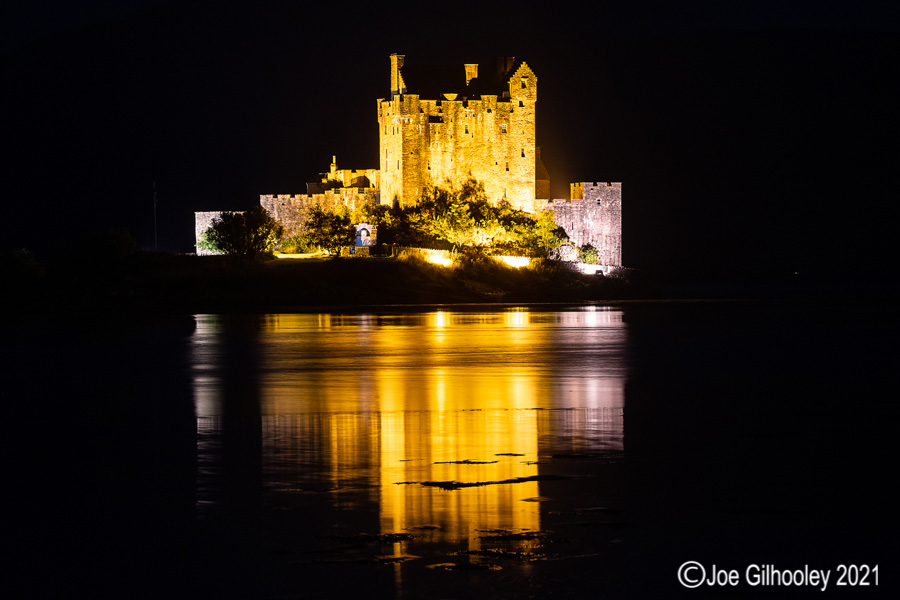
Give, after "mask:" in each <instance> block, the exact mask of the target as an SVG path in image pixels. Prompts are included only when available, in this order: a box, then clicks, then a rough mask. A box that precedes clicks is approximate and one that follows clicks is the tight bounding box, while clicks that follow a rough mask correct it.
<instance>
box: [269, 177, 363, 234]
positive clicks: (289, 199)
mask: <svg viewBox="0 0 900 600" xmlns="http://www.w3.org/2000/svg"><path fill="white" fill-rule="evenodd" d="M259 203H260V204H261V205H262V207H263V208H265V209H266V210H267V211H269V214H270V215H272V217H273V218H274V219H275V220H277V221H279V222H280V223H281V224H282V225H283V226H284V234H285V236H291V235H294V234H296V233H298V232H300V231H303V225H304V223H306V219H307V217H308V216H309V209H310V208H312V207H313V206H315V205H317V204H318V205H319V206H320V207H322V208H323V209H325V210H335V209H337V208H339V207H341V206H346V207H347V208H349V209H350V210H351V211H352V210H356V209H359V208H362V206H363V205H365V204H378V191H377V190H376V189H375V188H335V189H333V190H327V191H326V192H325V193H324V194H312V195H309V194H262V195H261V196H260V197H259Z"/></svg>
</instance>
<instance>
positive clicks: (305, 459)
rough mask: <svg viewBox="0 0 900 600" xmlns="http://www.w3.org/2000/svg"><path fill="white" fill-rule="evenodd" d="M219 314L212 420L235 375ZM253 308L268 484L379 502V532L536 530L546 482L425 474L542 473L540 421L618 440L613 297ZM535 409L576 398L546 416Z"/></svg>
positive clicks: (202, 368) (207, 332)
mask: <svg viewBox="0 0 900 600" xmlns="http://www.w3.org/2000/svg"><path fill="white" fill-rule="evenodd" d="M248 318H249V317H248ZM223 320H227V318H224V317H216V316H213V315H198V316H197V332H196V334H195V336H194V339H193V349H194V371H195V377H194V384H195V401H196V410H197V415H198V417H199V418H200V419H207V420H206V421H204V422H205V423H209V422H211V421H209V420H208V418H209V417H217V416H220V415H222V412H223V411H222V402H223V400H222V397H223V394H222V391H223V389H225V387H226V386H228V385H230V383H231V382H232V381H233V378H234V377H236V376H237V374H236V373H233V372H227V371H225V370H224V369H223V367H222V354H223V352H227V351H228V347H229V345H228V344H229V343H233V342H229V341H228V340H229V337H228V336H229V333H228V328H226V327H223ZM254 323H255V327H256V329H255V330H254V331H253V332H252V335H251V337H252V338H253V340H254V343H255V344H256V350H257V351H258V352H259V356H258V357H257V358H256V362H257V365H258V369H259V373H258V374H256V377H258V379H259V381H258V387H259V403H260V406H259V412H260V414H261V415H262V429H263V431H262V438H261V440H262V441H261V443H262V449H261V450H262V455H263V467H262V468H263V469H264V470H265V473H264V474H263V480H264V481H265V482H266V485H268V486H269V487H270V489H273V490H284V491H287V492H290V491H291V490H308V489H325V490H333V492H332V501H333V502H335V503H338V504H339V505H340V506H341V507H344V508H349V507H352V506H356V505H357V504H358V503H359V502H370V503H373V504H377V513H378V527H379V529H380V531H381V532H382V533H395V532H403V531H417V532H424V533H423V535H425V538H426V540H428V541H441V542H455V543H459V544H463V545H464V546H465V548H466V549H468V550H478V549H479V548H480V538H479V531H480V530H490V529H509V530H525V529H527V530H539V529H540V518H541V516H540V505H539V503H537V502H523V500H525V499H527V498H534V497H537V496H540V493H539V485H538V482H536V481H527V482H522V483H515V484H502V485H496V484H495V485H484V486H479V487H468V488H463V489H456V490H452V491H447V490H442V489H439V488H436V487H428V486H423V485H421V483H422V482H449V481H456V482H466V483H474V482H492V481H493V482H496V481H504V480H512V479H516V478H528V477H533V476H535V475H538V474H539V472H538V466H537V464H535V463H536V461H537V460H538V458H539V455H540V452H541V448H540V444H541V440H542V439H543V438H542V430H543V429H546V427H547V426H548V425H547V424H548V423H550V425H551V426H552V427H556V428H562V429H563V430H565V431H570V432H572V436H571V439H572V444H573V446H584V445H588V446H589V445H590V444H595V445H596V444H604V445H605V446H606V447H611V448H613V449H618V450H621V448H622V445H621V444H622V436H621V431H622V421H621V414H622V406H623V401H624V400H623V399H624V391H623V387H624V386H623V384H624V380H625V375H626V368H625V364H624V361H623V359H622V348H623V346H624V343H625V335H626V334H625V329H624V325H623V323H622V320H621V313H619V312H617V311H614V310H608V309H604V308H599V309H598V308H597V307H588V308H587V309H584V310H577V311H567V312H553V313H540V312H531V311H528V310H527V309H516V310H508V311H497V312H487V313H460V312H450V311H436V312H431V313H424V314H401V315H330V314H311V315H310V314H284V315H267V316H264V317H258V318H257V320H256V321H254ZM245 329H246V328H245ZM251 329H252V328H251ZM242 334H243V335H250V334H247V333H246V331H245V330H244V329H242ZM540 409H577V410H575V411H574V412H573V411H572V410H563V411H561V412H558V411H551V412H552V414H553V416H552V418H551V417H548V416H547V414H548V413H545V412H544V413H542V412H541V410H540ZM557 412H558V414H557ZM216 422H218V421H216ZM542 423H543V425H542ZM616 431H618V433H616ZM610 432H612V434H611V435H610ZM598 440H599V441H598ZM512 455H516V456H512ZM460 461H470V462H469V463H468V464H461V463H460ZM410 482H412V483H410ZM317 486H318V487H317Z"/></svg>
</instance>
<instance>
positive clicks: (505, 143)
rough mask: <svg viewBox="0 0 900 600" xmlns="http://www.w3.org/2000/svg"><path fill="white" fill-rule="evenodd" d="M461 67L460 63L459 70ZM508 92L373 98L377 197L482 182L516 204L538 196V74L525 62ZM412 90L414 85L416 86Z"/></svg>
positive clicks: (411, 198)
mask: <svg viewBox="0 0 900 600" xmlns="http://www.w3.org/2000/svg"><path fill="white" fill-rule="evenodd" d="M462 69H463V67H462V66H460V71H461V74H462ZM508 85H509V97H508V99H503V100H498V97H497V96H496V95H483V96H481V97H480V99H478V100H475V99H469V100H456V99H455V98H456V96H455V95H454V94H449V96H452V98H443V99H424V98H420V97H419V96H418V95H416V94H415V93H402V94H396V95H395V96H393V98H391V99H389V100H384V99H382V100H379V101H378V127H379V134H380V144H379V151H380V167H381V168H380V174H381V192H382V195H381V200H382V202H384V203H387V204H391V203H393V202H394V200H395V199H396V200H397V201H398V202H399V203H400V204H401V205H407V204H410V203H413V202H415V201H416V200H417V199H418V198H419V196H420V194H421V192H422V190H423V189H424V188H425V187H426V186H428V185H437V186H444V185H446V182H447V180H449V181H450V182H451V184H452V185H456V186H458V185H460V184H461V183H463V182H464V181H465V180H466V179H468V178H469V177H470V176H471V177H474V178H475V179H477V180H478V181H481V182H483V183H484V188H485V192H487V195H488V198H490V200H491V201H493V202H499V201H501V200H504V199H505V200H507V201H508V202H509V203H510V204H512V205H513V206H514V207H516V208H525V207H526V206H530V204H531V202H532V201H533V200H534V198H535V165H536V160H537V157H536V147H535V119H534V116H535V103H536V102H537V77H536V76H535V74H534V72H533V71H532V70H531V69H530V68H529V67H528V65H527V64H525V63H522V65H521V66H520V67H519V68H518V70H517V71H516V72H515V73H514V74H513V75H512V76H511V77H510V80H509V82H508ZM413 91H414V90H413Z"/></svg>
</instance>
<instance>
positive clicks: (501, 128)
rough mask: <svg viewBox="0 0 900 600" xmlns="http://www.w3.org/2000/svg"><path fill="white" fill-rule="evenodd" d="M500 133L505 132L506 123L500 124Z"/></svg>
mask: <svg viewBox="0 0 900 600" xmlns="http://www.w3.org/2000/svg"><path fill="white" fill-rule="evenodd" d="M500 133H506V123H503V124H502V125H500Z"/></svg>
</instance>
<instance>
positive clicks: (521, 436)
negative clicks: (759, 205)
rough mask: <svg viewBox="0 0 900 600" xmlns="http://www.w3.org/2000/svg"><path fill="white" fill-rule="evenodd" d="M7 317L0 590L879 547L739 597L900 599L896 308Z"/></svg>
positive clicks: (277, 593) (314, 583)
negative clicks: (820, 581)
mask: <svg viewBox="0 0 900 600" xmlns="http://www.w3.org/2000/svg"><path fill="white" fill-rule="evenodd" d="M32 330H33V331H32ZM16 331H17V332H18V333H16V334H15V335H11V336H8V337H6V338H5V339H4V340H3V344H2V346H0V349H2V356H0V358H2V360H3V364H4V365H5V368H4V371H3V379H2V392H3V396H4V400H5V401H6V402H5V409H6V411H7V412H6V419H5V420H4V422H5V423H6V425H7V427H6V435H5V436H4V442H5V444H6V446H7V448H6V450H7V452H6V455H7V456H10V457H13V460H12V461H11V462H10V466H9V468H8V469H7V470H6V474H7V489H9V490H11V493H10V494H9V497H10V498H11V499H12V500H13V503H14V506H15V508H14V509H11V510H8V511H7V514H8V515H10V516H11V517H12V518H11V519H10V524H9V525H8V526H7V527H6V531H7V532H8V534H9V535H8V536H7V539H8V540H9V541H8V545H9V547H11V548H13V549H15V552H14V556H15V558H14V559H13V560H12V561H11V562H10V564H9V567H10V568H9V573H10V577H9V578H8V581H7V583H6V584H5V591H6V592H7V595H9V597H17V598H18V597H48V598H51V597H52V598H58V597H68V596H70V595H71V593H72V590H78V592H79V594H80V595H84V596H90V597H94V598H101V597H103V598H105V597H110V598H120V597H141V598H161V597H166V598H343V597H369V598H391V599H393V598H570V597H573V598H584V597H589V598H605V597H610V598H630V597H666V598H670V597H685V598H694V597H698V596H699V597H705V598H709V597H720V596H721V595H722V594H723V590H722V589H710V588H700V589H696V590H687V589H685V588H683V587H681V586H680V585H679V584H678V582H677V579H676V573H677V569H678V567H679V565H680V564H682V563H683V562H685V561H688V560H696V561H701V562H703V564H705V565H707V566H709V565H713V564H716V565H718V566H719V567H722V568H726V569H739V570H743V569H745V568H746V567H747V566H748V565H750V564H772V565H775V566H776V567H778V568H802V567H803V566H804V565H807V564H808V565H809V566H810V567H812V568H818V569H824V568H829V569H836V568H837V565H838V564H848V563H854V564H869V565H874V564H878V565H879V569H880V577H881V581H880V582H879V583H880V585H879V586H869V587H868V588H866V589H862V588H841V589H838V588H835V587H832V588H830V589H829V590H828V591H827V592H821V591H819V590H817V589H816V590H813V589H808V588H800V587H792V588H783V589H782V588H771V587H770V588H762V587H748V586H746V585H745V586H743V587H738V588H736V589H735V590H732V591H733V592H734V593H740V594H742V595H743V596H744V597H760V598H770V597H785V598H797V597H823V595H827V596H828V597H833V596H838V597H854V598H855V597H863V598H869V597H872V598H874V597H896V595H895V592H896V591H897V581H898V577H900V574H898V562H897V556H900V544H898V540H900V524H898V518H897V516H896V515H897V512H896V510H895V504H896V502H895V500H894V499H895V497H896V494H895V493H894V492H893V491H892V490H893V480H894V479H895V477H896V475H895V474H896V472H897V467H898V461H897V457H898V453H897V451H896V449H895V444H894V440H896V439H897V438H898V434H900V411H898V408H897V404H896V401H895V399H894V398H895V396H896V394H895V393H893V390H894V389H895V388H896V382H895V373H896V368H897V365H898V364H900V353H898V349H897V345H896V340H897V339H898V334H900V327H898V319H897V317H896V316H895V315H894V313H893V310H892V308H890V307H880V308H879V307H871V306H869V307H866V308H865V310H863V309H862V308H861V307H855V306H846V305H827V304H817V305H814V306H809V305H801V304H764V303H754V304H747V303H727V302H716V303H661V304H636V305H625V306H624V307H622V308H606V307H579V308H571V309H567V310H554V311H543V310H539V309H498V310H493V311H481V312H478V311H472V310H470V311H463V310H460V311H453V310H441V311H432V312H409V311H407V312H401V311H394V312H391V311H390V310H384V311H380V312H377V313H368V314H366V313H363V314H336V313H335V314H328V313H322V314H278V315H194V316H193V317H172V318H155V319H141V318H135V319H134V320H131V321H115V322H110V321H109V320H105V321H102V322H99V323H77V324H72V325H71V326H69V325H67V326H66V327H58V326H57V325H47V324H44V323H40V324H35V325H34V326H33V327H32V328H30V329H29V327H20V328H19V329H18V330H16ZM29 331H31V333H28V332H29ZM23 332H25V333H23Z"/></svg>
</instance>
